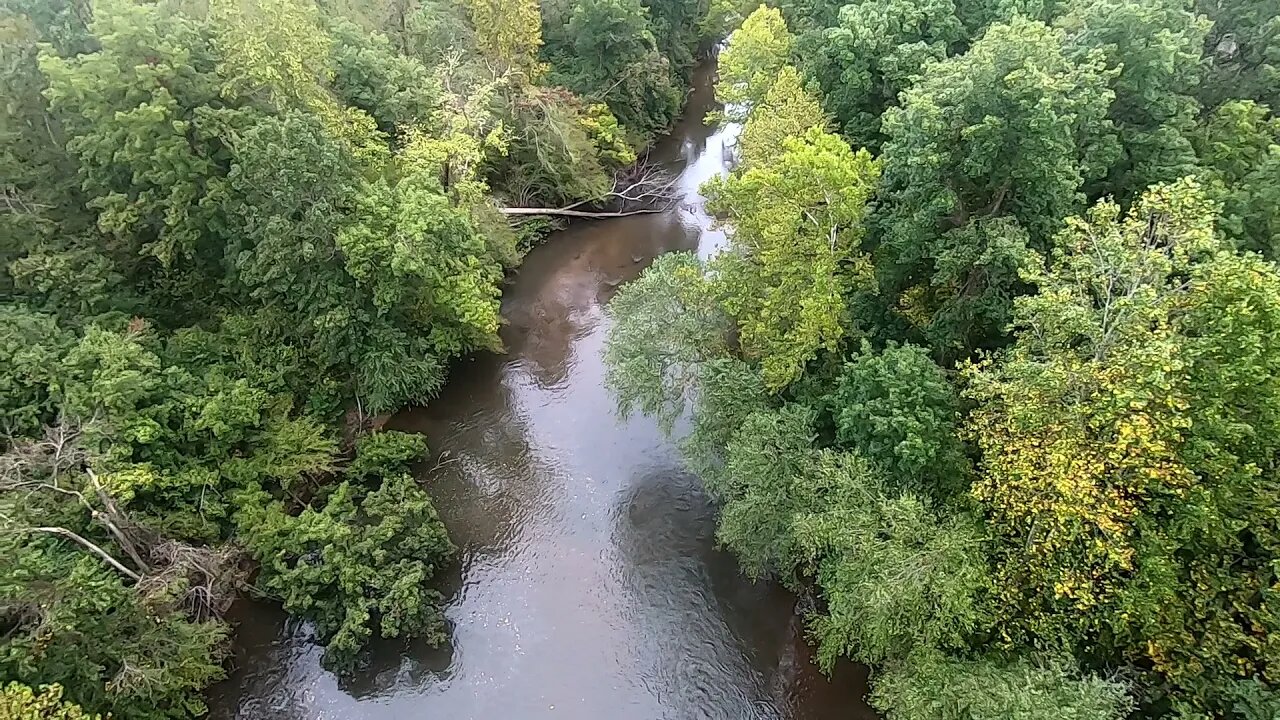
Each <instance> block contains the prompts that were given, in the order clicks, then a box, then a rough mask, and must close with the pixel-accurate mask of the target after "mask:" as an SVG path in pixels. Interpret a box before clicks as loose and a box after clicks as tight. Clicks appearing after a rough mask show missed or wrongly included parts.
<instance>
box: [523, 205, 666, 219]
mask: <svg viewBox="0 0 1280 720" xmlns="http://www.w3.org/2000/svg"><path fill="white" fill-rule="evenodd" d="M666 209H667V208H666V207H653V208H643V209H640V210H628V211H626V212H591V211H590V210H571V209H569V208H527V207H510V208H498V210H499V211H500V212H501V213H502V214H503V215H564V216H567V217H580V218H616V217H627V216H628V215H646V214H651V213H660V212H662V211H664V210H666Z"/></svg>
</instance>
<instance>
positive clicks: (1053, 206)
mask: <svg viewBox="0 0 1280 720" xmlns="http://www.w3.org/2000/svg"><path fill="white" fill-rule="evenodd" d="M1063 43H1064V36H1063V34H1062V33H1061V32H1060V31H1056V30H1053V29H1051V28H1049V27H1047V26H1045V25H1044V24H1042V23H1039V22H1035V21H1032V20H1028V19H1025V18H1016V19H1014V20H1012V21H1011V22H1010V23H1008V24H997V25H993V26H991V28H989V29H988V30H987V32H986V34H985V35H983V36H982V38H981V39H979V40H978V41H977V42H975V43H974V44H973V46H972V47H971V48H970V49H969V51H968V52H966V53H964V54H961V55H957V56H954V57H951V58H948V59H946V60H943V61H940V62H936V63H933V64H931V65H928V66H927V67H926V68H925V71H924V73H923V76H922V77H921V79H920V80H919V81H918V82H917V83H915V84H914V85H912V87H910V88H909V89H908V90H906V91H905V92H904V93H903V94H902V105H901V107H892V108H889V109H888V110H887V111H886V112H885V115H884V120H883V131H884V133H885V134H886V136H887V137H888V140H887V141H886V142H885V144H884V155H883V158H884V189H883V191H882V192H881V208H882V211H881V213H880V227H881V228H882V242H881V248H880V252H879V254H878V256H877V271H878V273H879V274H880V276H881V279H882V284H883V285H886V286H887V288H886V289H887V290H888V291H890V292H893V293H895V294H897V295H898V296H899V298H900V300H899V306H900V307H901V309H902V311H903V312H904V313H905V314H906V315H907V316H908V317H913V318H914V319H915V322H916V324H917V325H918V326H919V327H920V328H921V330H922V331H923V332H924V334H925V336H926V337H928V338H929V339H930V340H931V344H932V345H933V346H934V347H935V349H936V350H937V351H938V352H940V353H941V354H943V355H947V356H954V355H955V354H957V353H959V354H963V353H964V352H966V351H967V350H969V349H971V348H973V347H975V346H982V345H984V344H988V343H991V342H993V341H994V340H995V339H996V338H998V337H999V335H1000V334H1001V332H1002V330H1003V327H1004V324H1005V322H1006V321H1007V317H1008V316H1007V313H1008V308H1009V302H1010V300H1011V299H1012V298H1013V297H1014V296H1016V295H1017V294H1019V293H1020V292H1022V291H1023V290H1022V288H1021V287H1020V285H1019V282H1018V271H1019V269H1020V268H1022V267H1023V266H1025V265H1027V264H1029V263H1030V264H1034V263H1035V260H1034V256H1032V255H1031V253H1029V250H1030V249H1035V248H1038V247H1040V248H1042V247H1044V246H1045V243H1047V242H1048V238H1050V237H1051V236H1052V234H1053V232H1054V231H1055V229H1056V228H1057V227H1058V224H1059V223H1060V222H1061V221H1062V219H1063V218H1065V217H1066V216H1067V215H1069V214H1070V213H1071V212H1073V211H1074V210H1076V209H1077V208H1078V207H1079V205H1080V202H1081V200H1082V199H1083V195H1082V190H1083V188H1084V185H1085V182H1086V181H1088V180H1091V179H1096V178H1099V177H1102V176H1103V175H1104V174H1105V173H1106V171H1107V168H1108V167H1109V165H1110V163H1111V162H1112V161H1113V160H1114V159H1115V152H1116V149H1117V145H1116V143H1115V138H1114V135H1113V131H1112V123H1111V121H1110V120H1109V119H1108V118H1107V113H1108V111H1109V108H1110V105H1111V102H1112V99H1113V93H1112V91H1111V90H1110V89H1109V87H1108V83H1109V81H1110V77H1111V74H1112V73H1110V72H1109V71H1107V70H1106V69H1105V68H1104V65H1103V59H1102V57H1101V55H1100V54H1096V53H1095V54H1092V55H1089V56H1087V57H1083V58H1079V59H1073V58H1071V57H1068V55H1067V54H1066V53H1065V51H1064V49H1063Z"/></svg>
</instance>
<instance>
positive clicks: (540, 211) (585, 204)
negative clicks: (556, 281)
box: [501, 163, 679, 218]
mask: <svg viewBox="0 0 1280 720" xmlns="http://www.w3.org/2000/svg"><path fill="white" fill-rule="evenodd" d="M678 179H679V178H678V176H676V175H674V174H672V173H671V172H670V171H668V170H664V169H662V168H660V167H658V166H656V165H650V164H648V163H646V164H643V165H638V166H636V167H634V168H631V169H629V170H627V171H626V172H624V173H622V174H620V175H618V176H617V177H615V178H614V184H613V186H614V189H613V190H611V191H609V192H608V193H605V195H604V196H603V197H598V198H588V199H586V200H579V201H577V202H575V203H570V204H568V205H565V206H563V207H556V208H551V207H507V208H501V212H502V214H503V215H508V216H523V215H556V216H561V217H581V218H611V217H626V216H628V215H643V214H645V213H658V212H663V211H664V210H667V209H669V208H670V207H671V206H672V205H674V204H675V202H676V201H677V200H678V199H679V195H678V192H677V189H676V181H677V180H678ZM591 208H595V209H591Z"/></svg>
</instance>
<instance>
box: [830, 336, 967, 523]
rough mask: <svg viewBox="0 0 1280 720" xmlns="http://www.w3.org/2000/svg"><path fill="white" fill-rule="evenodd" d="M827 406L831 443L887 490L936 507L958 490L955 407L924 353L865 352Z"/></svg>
mask: <svg viewBox="0 0 1280 720" xmlns="http://www.w3.org/2000/svg"><path fill="white" fill-rule="evenodd" d="M826 402H827V403H829V408H830V412H831V414H832V415H833V416H834V419H835V426H836V441H837V443H838V444H839V445H841V446H843V447H846V448H848V449H850V450H854V451H856V452H858V453H860V454H861V455H863V456H864V457H866V458H867V459H868V460H870V461H871V462H873V463H874V464H875V465H876V466H878V467H879V468H880V470H881V471H882V472H883V474H884V476H885V478H886V482H887V484H888V486H889V487H891V488H894V489H897V490H905V491H909V492H913V493H915V494H917V495H920V496H922V497H933V498H937V499H939V500H943V499H946V498H947V497H948V496H950V495H951V494H953V493H954V492H955V491H956V490H959V489H963V488H964V486H965V482H966V480H967V475H968V472H967V470H968V468H967V467H966V466H967V464H968V463H967V461H966V459H965V457H964V449H963V447H962V446H961V444H960V441H959V437H958V434H957V430H958V422H959V419H960V403H959V399H958V397H957V396H956V391H955V389H954V388H953V387H952V385H951V383H950V382H949V381H948V379H947V377H946V375H945V374H944V372H943V371H942V368H940V367H938V366H937V365H936V364H934V362H933V360H931V359H930V358H929V356H928V354H927V353H926V352H925V351H924V350H923V349H921V348H919V347H916V346H914V345H903V346H897V345H893V344H891V345H889V346H888V347H886V348H885V349H884V350H883V351H882V352H875V351H873V350H872V349H871V348H870V346H868V345H866V344H864V345H863V348H862V351H861V352H859V353H858V354H856V355H854V357H853V358H852V359H851V360H850V362H848V363H847V364H846V365H845V366H844V371H843V373H841V375H840V378H839V381H838V383H837V384H836V385H835V387H833V388H831V394H830V395H829V396H828V397H827V398H826Z"/></svg>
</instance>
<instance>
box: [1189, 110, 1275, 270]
mask: <svg viewBox="0 0 1280 720" xmlns="http://www.w3.org/2000/svg"><path fill="white" fill-rule="evenodd" d="M1196 139H1197V143H1196V144H1197V148H1198V150H1199V153H1200V160H1201V162H1202V163H1203V164H1204V166H1205V168H1206V169H1205V171H1204V174H1205V177H1206V180H1207V191H1208V192H1209V193H1210V195H1211V196H1212V197H1213V198H1214V199H1215V200H1217V201H1218V202H1220V203H1222V216H1221V218H1220V219H1219V221H1218V229H1219V230H1220V231H1222V232H1223V233H1224V234H1225V235H1226V236H1227V238H1228V239H1230V240H1231V241H1232V243H1233V244H1234V245H1235V246H1236V247H1237V248H1239V249H1241V250H1252V251H1254V252H1257V253H1261V254H1262V256H1263V257H1266V258H1268V259H1270V260H1275V259H1277V258H1280V213H1278V212H1277V211H1276V208H1280V118H1276V117H1273V116H1272V115H1271V113H1270V111H1269V110H1268V109H1267V108H1266V107H1264V106H1261V105H1257V104H1255V103H1254V102H1252V101H1249V100H1240V101H1232V102H1227V103H1224V104H1222V105H1221V106H1220V107H1218V109H1217V110H1215V111H1214V112H1213V114H1212V115H1211V116H1210V117H1209V118H1208V120H1207V121H1206V122H1205V124H1204V125H1203V126H1202V127H1201V128H1200V132H1199V134H1198V136H1197V138H1196Z"/></svg>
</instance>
